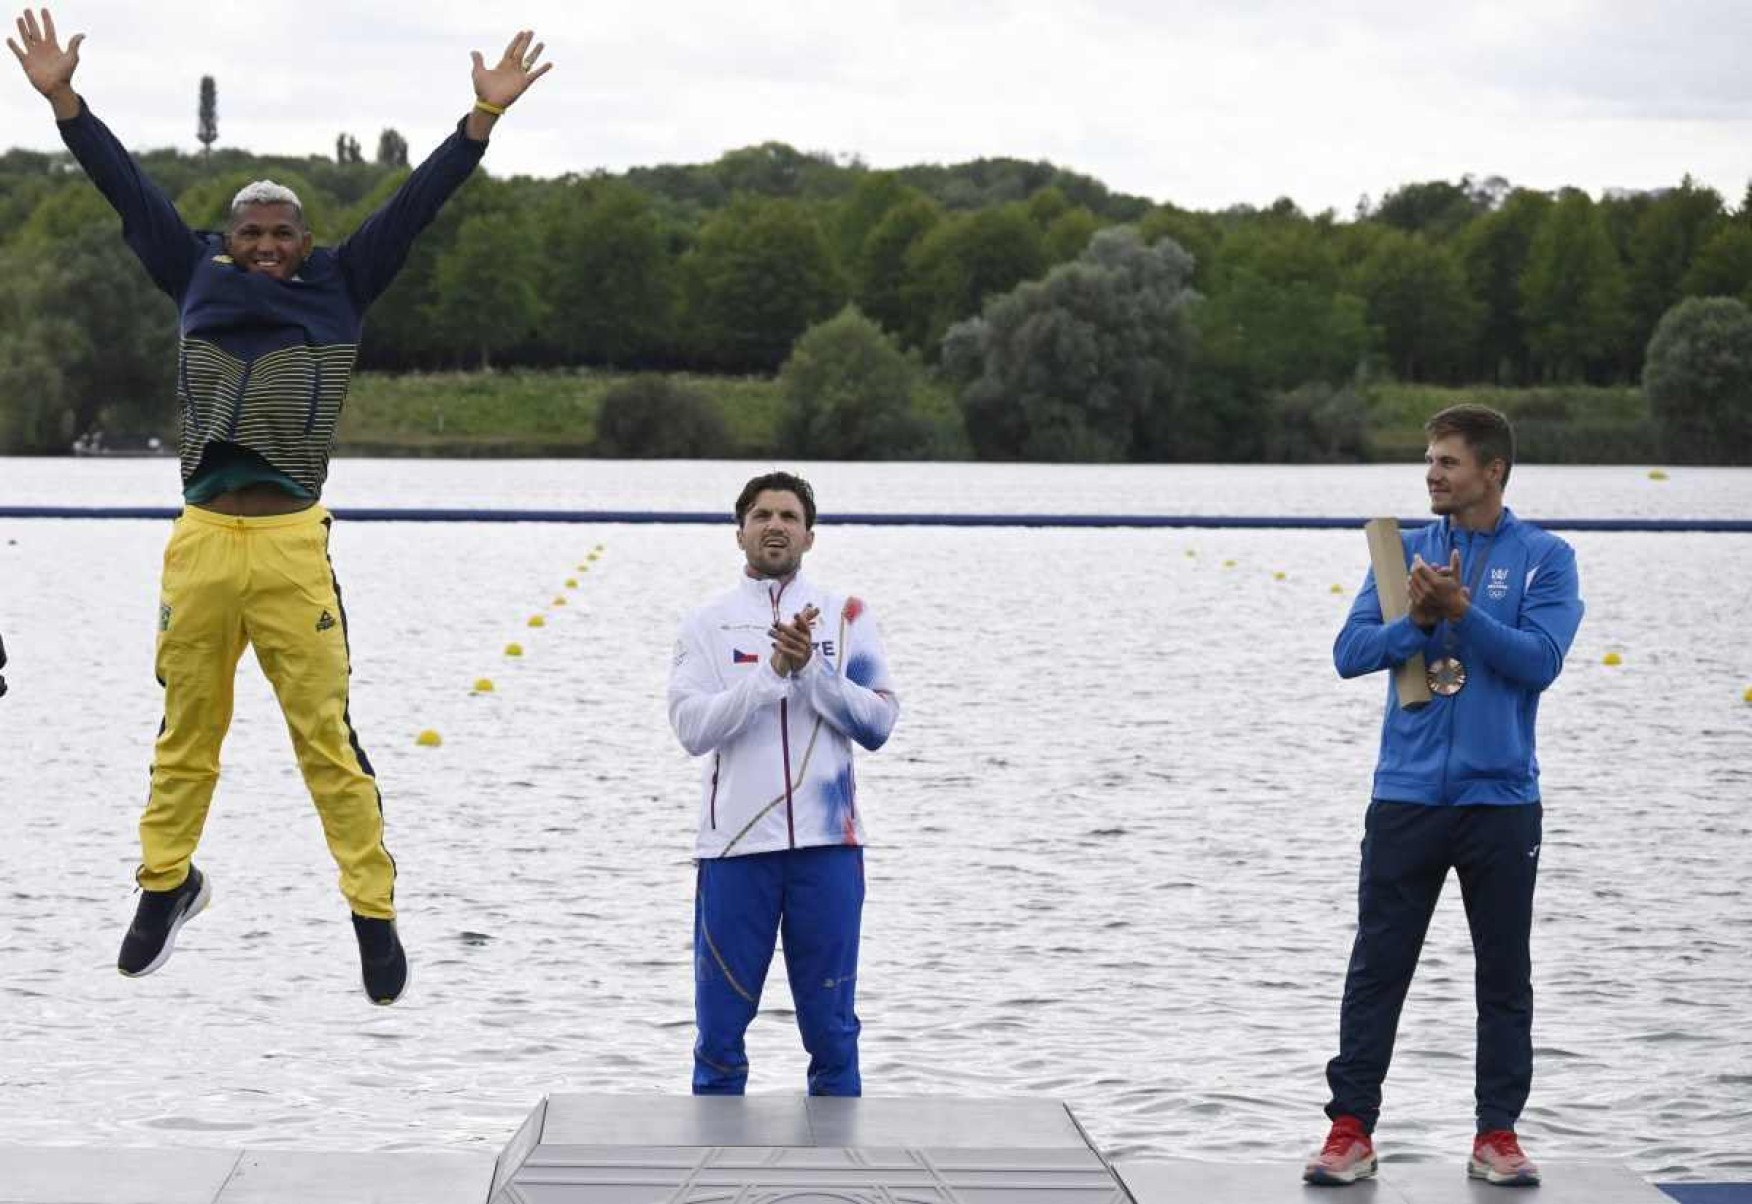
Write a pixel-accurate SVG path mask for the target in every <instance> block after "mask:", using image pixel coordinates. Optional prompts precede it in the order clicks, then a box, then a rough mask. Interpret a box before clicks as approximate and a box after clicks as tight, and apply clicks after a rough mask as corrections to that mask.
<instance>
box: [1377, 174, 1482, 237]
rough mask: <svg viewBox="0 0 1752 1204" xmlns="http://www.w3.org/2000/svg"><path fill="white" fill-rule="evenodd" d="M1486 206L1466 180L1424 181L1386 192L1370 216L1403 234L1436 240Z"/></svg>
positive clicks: (1465, 222)
mask: <svg viewBox="0 0 1752 1204" xmlns="http://www.w3.org/2000/svg"><path fill="white" fill-rule="evenodd" d="M1488 203H1489V202H1488V200H1487V198H1486V196H1484V195H1481V194H1480V193H1479V192H1477V191H1476V190H1475V189H1474V188H1473V187H1472V181H1471V179H1470V178H1468V179H1466V180H1463V181H1461V182H1460V183H1458V184H1450V183H1448V182H1447V181H1446V180H1428V181H1425V182H1424V183H1421V184H1406V185H1403V186H1401V187H1399V188H1396V189H1394V190H1393V191H1392V192H1389V193H1388V194H1387V195H1386V196H1384V197H1382V198H1381V203H1380V204H1379V205H1377V206H1376V207H1375V211H1374V213H1372V214H1371V215H1370V216H1371V217H1372V218H1373V219H1374V220H1375V221H1378V222H1381V223H1382V224H1384V225H1388V226H1392V227H1393V228H1394V229H1396V230H1402V231H1404V232H1405V233H1407V234H1427V235H1429V236H1430V237H1431V238H1435V239H1438V240H1439V239H1444V238H1448V237H1450V236H1452V235H1453V234H1455V233H1457V232H1458V231H1459V230H1460V229H1461V228H1462V227H1464V226H1465V225H1466V224H1467V223H1468V222H1470V221H1471V220H1472V219H1473V218H1475V217H1477V216H1478V215H1479V214H1480V213H1482V212H1484V210H1485V209H1486V208H1487V207H1488Z"/></svg>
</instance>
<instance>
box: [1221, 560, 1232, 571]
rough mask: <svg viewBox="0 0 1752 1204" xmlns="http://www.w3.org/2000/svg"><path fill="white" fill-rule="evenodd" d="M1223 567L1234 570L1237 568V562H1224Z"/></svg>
mask: <svg viewBox="0 0 1752 1204" xmlns="http://www.w3.org/2000/svg"><path fill="white" fill-rule="evenodd" d="M1223 567H1224V568H1226V569H1232V568H1234V567H1235V562H1234V561H1233V560H1225V561H1223Z"/></svg>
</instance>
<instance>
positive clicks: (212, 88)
mask: <svg viewBox="0 0 1752 1204" xmlns="http://www.w3.org/2000/svg"><path fill="white" fill-rule="evenodd" d="M197 109H198V112H197V113H196V116H195V138H196V140H197V141H199V142H200V144H201V154H202V155H203V156H205V155H210V154H212V153H213V144H214V143H215V142H217V141H219V85H218V84H216V83H214V82H213V77H212V76H211V75H203V76H202V77H201V99H200V103H199V105H198V106H197Z"/></svg>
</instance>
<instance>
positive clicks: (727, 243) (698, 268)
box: [681, 196, 846, 372]
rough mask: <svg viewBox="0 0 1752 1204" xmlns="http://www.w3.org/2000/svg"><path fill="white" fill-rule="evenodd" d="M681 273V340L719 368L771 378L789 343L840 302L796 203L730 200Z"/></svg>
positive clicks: (825, 253) (822, 239) (812, 224)
mask: <svg viewBox="0 0 1752 1204" xmlns="http://www.w3.org/2000/svg"><path fill="white" fill-rule="evenodd" d="M681 266H682V275H683V293H684V297H685V312H686V315H687V327H688V330H689V333H690V334H691V336H692V337H693V338H694V340H695V346H696V348H697V353H698V355H699V356H700V357H701V358H702V359H703V360H705V361H706V362H708V363H711V364H713V365H715V366H717V367H719V368H725V369H731V370H736V371H755V372H771V371H774V370H776V369H777V368H778V366H779V365H780V364H781V363H783V362H784V359H785V356H786V355H787V354H788V353H789V351H790V350H791V344H792V343H793V342H795V341H796V339H797V336H798V335H800V334H802V333H803V332H804V331H805V330H807V329H808V328H809V326H810V324H811V323H813V322H817V321H820V320H821V319H822V318H825V317H826V316H828V315H829V314H831V313H833V312H834V310H835V309H837V308H838V307H839V306H840V305H842V304H844V303H845V300H846V296H845V286H844V284H843V283H842V282H841V280H840V277H839V274H838V273H837V272H836V271H835V268H834V262H833V252H832V250H831V249H830V247H829V245H828V241H827V236H826V234H825V233H823V231H822V229H821V225H820V223H818V222H817V221H816V220H815V216H814V214H813V213H811V212H810V211H809V210H808V209H807V208H805V207H804V206H803V205H802V204H801V203H799V202H797V201H790V200H766V199H762V198H758V197H750V196H742V197H738V198H737V199H736V200H735V201H733V202H731V204H730V206H729V207H728V208H727V209H725V210H724V211H723V212H721V213H719V214H717V215H716V216H714V217H713V218H712V219H711V220H710V221H708V222H707V223H706V224H705V226H704V227H702V228H701V230H700V234H699V241H698V242H697V243H696V244H695V245H694V247H693V249H692V250H691V251H690V252H689V253H688V254H687V256H686V257H685V258H684V259H683V261H682V265H681Z"/></svg>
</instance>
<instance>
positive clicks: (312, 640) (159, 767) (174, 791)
mask: <svg viewBox="0 0 1752 1204" xmlns="http://www.w3.org/2000/svg"><path fill="white" fill-rule="evenodd" d="M329 522H330V518H329V514H328V512H327V511H326V510H324V509H323V508H322V507H320V506H312V507H311V508H310V509H308V510H301V511H299V512H298V513H296V514H282V515H273V516H270V517H265V518H234V517H232V516H230V515H225V514H216V513H214V512H212V511H209V510H200V509H197V508H195V507H193V506H191V507H187V508H186V509H184V511H183V514H182V517H181V518H179V519H177V521H176V524H175V526H174V527H173V529H172V532H171V536H170V545H169V546H168V547H167V548H165V551H164V579H163V587H162V589H163V595H162V600H161V602H160V605H159V614H158V654H157V670H158V680H159V684H161V685H162V686H163V687H164V725H163V727H162V728H161V729H160V731H159V735H158V742H157V744H156V746H155V748H154V751H153V761H152V796H151V798H150V799H149V800H148V802H147V804H146V814H145V815H144V816H142V817H141V820H140V847H141V865H140V871H139V874H138V875H137V877H138V880H139V883H140V885H141V886H142V887H144V888H146V889H147V890H170V889H172V888H174V887H176V886H178V885H180V884H181V883H182V881H183V879H184V878H186V877H187V876H188V867H189V860H190V859H191V858H192V857H193V856H194V852H195V846H196V844H198V843H199V842H200V839H201V829H202V828H203V827H204V826H205V824H206V822H207V808H208V805H209V804H210V803H211V802H212V799H213V788H214V787H215V786H216V785H217V784H218V781H219V746H220V744H221V743H223V742H224V739H225V732H226V729H227V728H229V727H230V726H231V709H232V689H233V684H234V682H235V679H236V677H237V662H238V658H239V657H241V656H242V655H243V649H244V646H245V645H246V644H247V645H253V646H254V648H255V653H256V659H257V660H258V661H259V662H260V663H261V666H262V671H263V672H264V673H265V674H266V675H267V678H268V681H269V682H270V683H271V684H272V685H273V687H274V694H275V695H276V697H278V699H279V702H280V710H281V712H282V713H283V714H284V715H285V717H286V726H287V728H288V729H289V730H290V732H291V734H292V747H293V749H294V751H295V752H296V753H297V756H298V768H299V769H300V770H301V771H302V772H303V774H304V783H305V785H306V786H307V787H308V788H309V790H310V797H311V800H312V801H313V802H314V803H315V804H316V810H317V813H318V814H319V815H320V816H321V817H322V830H323V835H324V836H325V837H327V839H328V846H329V851H330V852H331V853H332V854H333V855H334V859H335V863H336V864H337V865H339V866H340V871H341V874H340V878H341V883H340V884H341V893H342V894H343V895H345V896H346V897H347V901H348V902H349V903H350V904H351V905H352V909H353V911H355V912H357V913H358V914H360V915H362V916H374V917H378V918H381V919H393V918H394V917H395V903H394V900H395V861H394V860H393V859H392V858H391V857H390V855H389V850H387V849H386V848H384V847H383V804H382V800H381V798H380V797H379V796H378V793H377V780H376V778H375V776H374V775H373V774H372V771H371V762H370V761H369V760H367V759H366V756H365V751H364V750H363V749H362V748H360V747H359V741H358V737H357V736H356V735H355V734H354V732H353V724H352V719H351V717H350V716H349V715H348V713H347V687H348V677H349V675H350V674H351V672H352V667H351V664H350V662H349V659H348V653H347V623H346V615H345V613H344V612H343V611H342V610H341V595H340V586H339V585H338V583H337V582H336V581H335V576H334V569H333V567H332V566H331V565H330V563H329V557H328V535H329Z"/></svg>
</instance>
